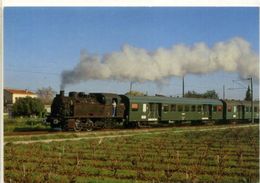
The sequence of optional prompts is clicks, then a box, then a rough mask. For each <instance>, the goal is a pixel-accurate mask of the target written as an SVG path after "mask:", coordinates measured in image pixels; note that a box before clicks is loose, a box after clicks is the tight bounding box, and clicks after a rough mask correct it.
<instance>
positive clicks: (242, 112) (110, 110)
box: [46, 91, 259, 131]
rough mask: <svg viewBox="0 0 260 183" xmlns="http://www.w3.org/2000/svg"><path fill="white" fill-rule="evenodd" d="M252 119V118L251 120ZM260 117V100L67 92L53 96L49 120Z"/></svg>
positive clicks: (73, 125)
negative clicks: (66, 93)
mask: <svg viewBox="0 0 260 183" xmlns="http://www.w3.org/2000/svg"><path fill="white" fill-rule="evenodd" d="M252 120H253V121H252ZM258 120H259V102H258V101H254V102H253V103H251V102H250V101H238V100H218V99H201V98H174V97H165V96H129V95H117V94H113V93H89V94H85V93H84V92H69V94H68V96H65V94H64V91H60V93H59V94H57V95H56V97H55V98H54V99H53V102H52V106H51V114H50V115H49V116H48V117H47V119H46V121H47V122H48V123H50V125H51V127H52V128H62V129H63V130H74V131H81V130H85V131H91V130H93V129H94V128H113V127H114V126H115V125H117V124H123V126H124V127H126V128H128V127H140V126H145V125H152V124H161V123H163V124H176V123H178V124H180V123H182V122H187V121H188V122H191V123H194V124H196V123H202V122H204V123H206V122H214V123H216V122H217V123H229V122H247V121H252V122H254V121H258Z"/></svg>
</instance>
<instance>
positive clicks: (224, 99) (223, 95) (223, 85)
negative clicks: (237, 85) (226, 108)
mask: <svg viewBox="0 0 260 183" xmlns="http://www.w3.org/2000/svg"><path fill="white" fill-rule="evenodd" d="M223 100H225V85H223Z"/></svg>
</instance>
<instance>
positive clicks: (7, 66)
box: [4, 7, 259, 99]
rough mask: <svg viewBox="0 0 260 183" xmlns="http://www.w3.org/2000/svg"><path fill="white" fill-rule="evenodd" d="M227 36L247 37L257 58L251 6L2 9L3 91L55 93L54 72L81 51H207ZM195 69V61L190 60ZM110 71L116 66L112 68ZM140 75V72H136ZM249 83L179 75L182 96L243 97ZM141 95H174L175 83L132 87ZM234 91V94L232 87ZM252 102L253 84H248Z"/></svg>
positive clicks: (97, 86)
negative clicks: (200, 46)
mask: <svg viewBox="0 0 260 183" xmlns="http://www.w3.org/2000/svg"><path fill="white" fill-rule="evenodd" d="M234 37H241V38H243V39H244V40H246V41H247V42H248V43H249V44H250V46H251V49H252V50H253V52H255V53H256V54H257V55H258V57H259V9H258V8H226V7H225V8H213V7H212V8H205V7H204V8H195V7H190V8H188V7H185V8H180V7H178V8H177V7H167V8H166V7H160V8H159V7H156V8H155V7H153V8H148V7H125V8H118V7H117V8H112V7H103V8H102V7H97V8H94V7H85V8H83V7H78V8H75V7H73V8H72V7H71V8H40V7H37V8H36V7H34V8H25V7H19V8H14V7H7V8H5V9H4V87H9V88H17V89H29V90H32V91H36V90H37V89H38V88H42V87H48V86H51V87H52V88H53V89H54V90H55V91H57V92H58V91H59V90H60V85H61V73H62V71H64V70H72V69H73V68H75V67H76V65H77V64H78V63H79V62H80V54H81V53H82V52H87V53H89V54H92V55H99V56H103V55H106V54H110V53H114V52H118V51H120V50H121V49H122V47H123V46H124V45H131V46H133V47H136V48H142V49H145V50H147V51H150V52H153V51H155V50H157V49H158V48H166V49H167V48H171V47H172V46H173V45H177V44H178V45H179V44H181V45H190V46H192V45H194V44H196V43H200V42H204V43H205V44H207V45H208V47H212V46H214V44H215V43H218V42H225V41H227V40H230V39H232V38H234ZM192 64H196V63H192ZM115 67H116V66H115ZM140 74H142V73H140ZM130 82H131V81H118V80H113V79H109V80H96V79H91V78H90V79H89V80H87V81H83V82H80V83H76V84H70V85H68V86H66V88H65V92H68V91H85V92H114V93H120V94H123V93H126V92H127V91H129V86H130ZM249 84H250V83H249V81H248V80H243V81H241V78H240V77H239V74H238V73H237V72H225V71H221V70H220V71H215V72H213V73H207V74H199V75H196V74H189V73H188V74H186V75H185V91H188V90H190V91H192V90H194V91H196V92H205V91H207V90H216V91H217V93H218V94H219V96H220V97H221V98H222V96H223V86H225V97H226V98H233V99H243V98H244V97H245V93H246V89H247V86H248V85H249ZM132 88H133V90H138V91H142V92H144V93H147V94H148V95H154V94H163V95H167V96H181V94H182V78H181V77H170V78H167V79H166V81H165V82H163V83H158V82H153V81H147V82H141V83H140V82H134V83H133V85H132ZM236 88H237V89H236ZM254 98H259V81H258V80H256V79H255V80H254Z"/></svg>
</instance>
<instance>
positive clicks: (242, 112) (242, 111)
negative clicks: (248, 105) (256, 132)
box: [237, 105, 245, 119]
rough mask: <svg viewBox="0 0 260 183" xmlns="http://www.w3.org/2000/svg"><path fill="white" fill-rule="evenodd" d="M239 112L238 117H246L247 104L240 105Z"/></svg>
mask: <svg viewBox="0 0 260 183" xmlns="http://www.w3.org/2000/svg"><path fill="white" fill-rule="evenodd" d="M237 112H238V119H244V118H245V106H243V105H238V106H237Z"/></svg>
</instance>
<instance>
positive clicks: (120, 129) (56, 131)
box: [4, 124, 220, 136]
mask: <svg viewBox="0 0 260 183" xmlns="http://www.w3.org/2000/svg"><path fill="white" fill-rule="evenodd" d="M195 126H196V127H203V126H207V125H203V124H201V125H190V124H180V125H172V126H169V125H168V126H166V125H164V126H151V127H142V128H128V129H126V128H123V127H122V126H118V127H116V128H113V129H109V128H106V129H103V128H98V129H94V130H93V131H91V132H86V131H81V132H74V131H62V130H61V129H46V130H36V131H29V130H28V131H16V132H5V133H4V136H28V135H29V136H33V135H45V134H46V135H50V134H72V133H73V134H79V135H80V134H86V133H88V134H91V133H99V132H100V133H103V132H108V133H109V132H127V131H142V130H151V131H153V130H158V129H169V128H189V127H195ZM217 126H220V125H217Z"/></svg>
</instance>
